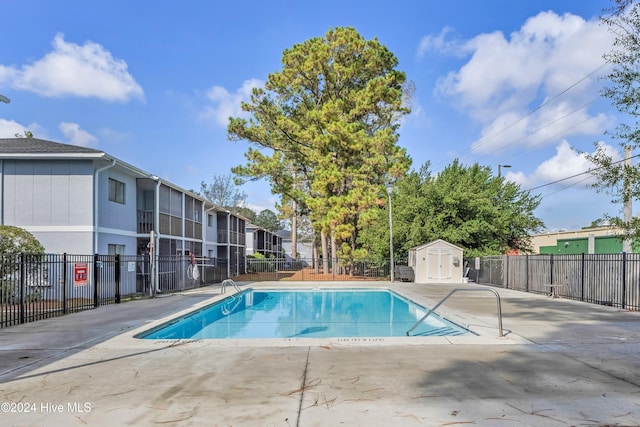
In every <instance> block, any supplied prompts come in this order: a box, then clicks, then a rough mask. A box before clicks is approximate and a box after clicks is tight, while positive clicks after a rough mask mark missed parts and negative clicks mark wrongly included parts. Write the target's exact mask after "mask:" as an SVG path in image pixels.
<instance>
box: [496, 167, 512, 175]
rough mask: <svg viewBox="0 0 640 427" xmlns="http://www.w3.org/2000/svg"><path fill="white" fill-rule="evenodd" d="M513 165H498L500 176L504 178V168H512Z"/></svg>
mask: <svg viewBox="0 0 640 427" xmlns="http://www.w3.org/2000/svg"><path fill="white" fill-rule="evenodd" d="M510 167H511V165H498V176H499V177H500V176H502V168H510Z"/></svg>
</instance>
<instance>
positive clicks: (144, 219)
mask: <svg viewBox="0 0 640 427" xmlns="http://www.w3.org/2000/svg"><path fill="white" fill-rule="evenodd" d="M154 218H155V215H154V213H153V211H138V220H137V224H138V225H137V232H138V233H150V232H151V231H153V225H154Z"/></svg>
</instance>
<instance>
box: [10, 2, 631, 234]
mask: <svg viewBox="0 0 640 427" xmlns="http://www.w3.org/2000/svg"><path fill="white" fill-rule="evenodd" d="M610 6H611V2H610V1H609V0H589V1H575V0H570V1H569V0H567V1H565V0H537V1H536V0H530V1H513V0H504V1H503V0H500V1H498V0H483V1H470V0H469V1H462V0H449V1H444V2H441V1H422V0H421V1H410V0H409V1H403V2H389V1H372V0H369V1H345V0H340V1H333V0H331V1H323V2H313V3H311V2H302V1H271V2H264V1H244V2H242V1H237V2H225V3H224V4H223V3H222V2H213V1H205V0H201V1H188V0H185V1H183V2H176V1H166V0H154V1H144V0H140V1H127V0H93V1H84V0H83V1H80V0H58V1H55V2H54V1H50V0H2V22H1V28H2V33H3V34H4V36H3V37H0V94H3V95H5V96H7V97H9V98H10V99H11V103H10V104H0V137H13V135H14V134H15V133H17V132H22V131H24V130H30V131H32V132H33V133H34V136H36V137H38V138H44V139H50V140H53V141H58V142H63V143H70V144H77V145H84V146H89V147H93V148H98V149H100V150H104V151H106V152H107V153H109V154H111V155H114V156H116V157H118V158H120V159H121V160H123V161H126V162H128V163H131V164H133V165H135V166H137V167H139V168H141V169H144V170H146V171H148V172H151V173H154V174H156V175H159V176H162V177H163V178H165V179H167V180H169V181H171V182H173V183H175V184H177V185H179V186H181V187H183V188H186V189H195V190H198V189H199V188H200V182H201V181H207V182H210V181H211V177H212V176H213V175H220V174H227V173H230V168H231V167H232V166H235V165H238V164H243V163H244V162H245V159H244V153H245V151H246V150H247V148H248V144H247V143H246V142H231V141H229V140H227V137H226V122H227V118H228V117H229V116H230V115H231V116H237V115H239V114H241V111H240V102H241V101H242V100H246V99H248V94H249V93H250V90H251V88H252V87H254V86H257V85H261V84H262V83H263V82H264V81H265V80H266V78H267V76H268V74H269V73H271V72H274V71H277V70H280V69H281V63H280V60H281V56H282V52H283V50H285V49H287V48H290V47H292V46H293V45H294V44H296V43H300V42H303V41H305V40H307V39H309V38H312V37H321V36H323V35H324V34H325V33H326V32H327V30H328V29H329V28H334V27H339V26H352V27H354V28H355V29H356V30H357V31H358V32H360V33H361V34H362V35H363V36H364V37H365V38H374V37H377V38H378V39H379V40H380V42H381V43H382V44H384V45H386V46H387V47H388V48H389V49H390V50H391V51H392V52H393V53H394V54H395V55H396V56H397V58H398V60H399V65H398V69H400V70H402V71H404V72H405V73H406V74H407V78H408V79H409V80H411V81H413V82H414V83H415V86H416V89H417V90H416V93H415V97H414V105H413V112H412V113H411V115H409V116H408V117H406V118H405V120H404V121H403V124H402V127H401V129H400V139H399V144H400V145H401V146H403V147H405V148H406V149H407V151H408V153H409V155H410V156H411V158H412V159H413V167H414V168H415V169H419V168H420V166H421V165H423V164H424V163H425V162H427V161H430V162H431V165H432V167H431V170H432V171H433V172H438V171H439V170H442V169H443V168H444V167H445V166H446V165H448V164H450V163H451V161H452V160H453V159H455V158H459V159H460V160H461V161H462V162H463V163H465V164H471V163H475V162H478V163H480V164H482V165H486V166H491V167H492V168H493V170H494V171H495V173H496V174H497V169H498V165H511V168H503V169H502V174H503V176H505V178H506V179H509V180H512V181H515V182H517V183H518V184H520V185H521V186H522V188H523V189H525V190H528V189H533V188H537V189H536V190H533V193H534V194H541V195H542V203H541V205H540V207H539V209H538V210H537V211H536V214H537V215H538V216H539V217H540V218H541V219H542V220H543V221H544V222H545V224H546V227H547V229H548V230H557V229H576V228H580V227H583V226H586V225H588V224H590V223H591V221H593V220H595V219H597V218H599V217H601V216H602V215H603V214H605V213H608V214H611V215H619V212H620V209H621V207H619V206H616V205H612V204H611V203H610V198H609V197H608V196H607V195H604V194H597V193H596V192H595V190H593V189H592V188H590V187H589V185H588V184H589V183H590V181H589V179H587V178H588V177H587V176H583V175H581V176H579V177H577V178H575V179H573V180H565V181H561V182H560V183H557V184H554V185H546V186H543V185H545V184H547V183H551V182H554V181H557V180H560V179H563V178H566V177H569V176H573V175H576V174H579V173H581V172H584V171H585V170H587V169H588V167H589V165H588V163H587V162H586V160H585V159H584V157H583V156H582V155H581V154H580V153H579V151H586V152H593V151H594V143H602V144H605V147H607V149H608V150H611V153H613V154H614V155H616V156H618V157H619V156H620V153H618V151H619V147H618V145H617V143H615V142H612V141H609V140H608V139H607V138H608V137H606V136H605V131H606V130H607V129H612V128H613V127H615V126H616V124H618V123H619V118H618V117H617V115H616V111H615V110H614V109H613V108H611V105H610V103H609V101H608V100H606V99H602V98H601V97H600V96H599V90H600V89H601V88H602V86H603V84H605V82H603V81H602V80H601V79H599V78H598V77H599V76H602V75H603V74H604V73H606V70H607V68H606V66H605V65H604V60H603V59H602V54H603V53H604V52H605V51H607V50H609V49H610V46H611V42H612V39H611V35H610V34H609V33H608V32H607V30H606V28H605V27H603V26H602V25H600V23H599V21H598V17H599V16H600V15H601V14H602V11H603V9H605V8H608V7H610ZM576 150H577V151H576ZM540 186H542V187H540ZM538 187H539V188H538ZM243 190H244V191H245V192H246V193H247V194H248V199H247V202H248V204H249V205H251V206H252V207H254V209H257V210H258V211H259V210H261V209H265V208H269V209H274V208H273V205H274V202H275V200H276V199H275V196H273V195H271V193H270V191H269V186H268V185H267V184H266V183H264V182H263V183H250V184H246V185H245V186H244V187H243Z"/></svg>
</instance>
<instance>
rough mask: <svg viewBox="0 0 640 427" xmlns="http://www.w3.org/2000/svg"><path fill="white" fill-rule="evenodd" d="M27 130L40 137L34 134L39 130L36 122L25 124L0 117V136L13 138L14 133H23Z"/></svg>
mask: <svg viewBox="0 0 640 427" xmlns="http://www.w3.org/2000/svg"><path fill="white" fill-rule="evenodd" d="M27 130H28V131H30V132H31V133H33V134H34V136H35V137H36V138H41V137H42V136H40V135H37V134H36V133H39V131H40V126H39V125H38V124H37V123H31V124H30V125H27V126H25V125H22V124H20V123H18V122H16V121H14V120H6V119H0V138H15V136H16V134H20V135H24V132H25V131H27Z"/></svg>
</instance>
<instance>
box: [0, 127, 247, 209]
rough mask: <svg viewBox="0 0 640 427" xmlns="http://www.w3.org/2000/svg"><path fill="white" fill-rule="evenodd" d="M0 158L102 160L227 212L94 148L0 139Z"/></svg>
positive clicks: (22, 139)
mask: <svg viewBox="0 0 640 427" xmlns="http://www.w3.org/2000/svg"><path fill="white" fill-rule="evenodd" d="M0 158H4V159H54V158H55V159H104V160H106V161H111V162H114V164H118V165H119V166H120V167H123V168H125V169H128V170H129V171H131V172H133V173H134V174H135V175H138V176H141V177H144V178H149V179H153V180H156V181H159V182H162V183H163V184H165V185H167V186H169V187H172V188H175V189H177V190H179V191H182V192H184V193H186V194H189V195H191V196H193V197H195V198H197V199H198V200H201V201H203V202H204V203H205V206H207V209H210V210H216V211H220V212H227V213H229V211H228V210H227V209H225V208H222V207H220V206H216V205H214V204H213V203H211V202H209V201H208V200H206V199H205V198H203V197H202V196H200V195H199V194H196V193H194V192H192V191H190V190H186V189H184V188H181V187H179V186H178V185H176V184H173V183H172V182H169V181H167V180H165V179H162V178H160V177H157V176H155V175H152V174H151V173H150V172H147V171H144V170H142V169H140V168H138V167H136V166H133V165H130V164H129V163H126V162H124V161H122V160H120V159H117V158H115V157H113V156H111V155H109V154H107V153H105V152H104V151H102V150H96V149H95V148H88V147H81V146H79V145H71V144H62V143H60V142H53V141H47V140H45V139H39V138H0ZM230 213H231V215H233V216H236V217H240V218H241V219H244V220H245V221H246V218H244V217H242V216H241V215H238V214H235V213H233V212H230Z"/></svg>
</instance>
